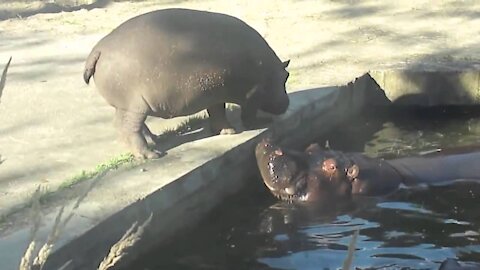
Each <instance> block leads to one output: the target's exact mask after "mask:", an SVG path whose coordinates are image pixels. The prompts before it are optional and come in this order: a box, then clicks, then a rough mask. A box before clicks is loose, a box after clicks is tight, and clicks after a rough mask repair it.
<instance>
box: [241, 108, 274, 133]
mask: <svg viewBox="0 0 480 270" xmlns="http://www.w3.org/2000/svg"><path fill="white" fill-rule="evenodd" d="M241 108H242V109H241V119H242V124H243V126H244V127H245V128H246V129H258V128H262V127H265V126H266V125H268V124H269V123H271V122H272V119H271V118H268V117H258V116H257V111H258V109H257V108H258V107H257V104H255V103H253V104H252V103H250V102H247V103H246V104H244V105H242V106H241Z"/></svg>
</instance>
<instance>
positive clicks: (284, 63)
mask: <svg viewBox="0 0 480 270" xmlns="http://www.w3.org/2000/svg"><path fill="white" fill-rule="evenodd" d="M288 64H290V59H288V60H287V61H285V62H282V66H283V68H287V67H288Z"/></svg>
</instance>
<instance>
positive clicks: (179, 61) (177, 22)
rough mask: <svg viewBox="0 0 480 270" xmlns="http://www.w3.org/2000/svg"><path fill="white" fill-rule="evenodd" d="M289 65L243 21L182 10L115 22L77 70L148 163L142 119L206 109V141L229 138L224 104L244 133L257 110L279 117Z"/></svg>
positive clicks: (151, 154) (284, 102) (150, 155)
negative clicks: (236, 114) (237, 112)
mask: <svg viewBox="0 0 480 270" xmlns="http://www.w3.org/2000/svg"><path fill="white" fill-rule="evenodd" d="M288 64H289V61H285V62H282V61H281V60H280V59H279V58H278V56H277V55H276V54H275V52H274V51H273V50H272V48H271V47H270V46H269V45H268V44H267V42H266V41H265V40H264V39H263V38H262V36H260V34H259V33H258V32H257V31H255V30H254V29H253V28H251V27H250V26H248V25H247V24H246V23H244V22H243V21H241V20H239V19H237V18H235V17H232V16H228V15H225V14H219V13H213V12H206V11H196V10H188V9H164V10H157V11H153V12H150V13H146V14H143V15H139V16H137V17H134V18H131V19H129V20H127V21H126V22H124V23H122V24H121V25H120V26H118V27H117V28H116V29H114V30H113V31H112V32H111V33H110V34H108V35H107V36H105V37H104V38H103V39H101V40H100V41H99V42H98V43H97V44H96V45H95V46H94V48H93V49H92V51H91V53H90V55H89V56H88V58H87V60H86V63H85V70H84V74H83V77H84V80H85V82H86V83H88V82H89V81H90V79H91V77H92V76H93V78H94V81H95V85H96V88H97V89H98V91H99V92H100V94H101V95H102V96H103V97H104V98H105V100H106V101H107V102H108V103H109V104H110V105H111V106H113V107H114V108H115V109H116V117H115V122H116V123H117V126H118V129H119V130H120V134H121V135H122V138H123V139H124V140H125V141H126V143H127V144H128V145H129V146H130V149H131V150H132V152H133V153H134V154H135V155H136V156H139V157H144V158H156V157H158V156H159V155H158V153H157V152H155V151H152V150H150V149H148V147H147V143H146V138H150V139H151V140H152V141H154V142H157V141H156V136H155V135H153V134H152V132H150V130H149V129H148V127H147V126H146V125H145V123H144V121H145V119H146V117H147V116H155V117H161V118H172V117H177V116H185V115H190V114H193V113H196V112H199V111H201V110H203V109H207V112H208V114H209V116H210V119H209V120H210V125H211V130H212V132H213V133H214V134H233V133H235V129H234V128H233V127H232V125H231V124H230V123H229V122H228V121H227V118H226V115H225V103H226V102H229V103H236V104H239V105H240V106H241V119H242V122H243V124H244V126H245V127H247V128H251V127H255V126H256V125H257V124H258V122H257V121H256V113H257V110H262V111H265V112H267V113H272V114H282V113H284V112H285V111H286V110H287V108H288V106H289V98H288V95H287V93H286V91H285V83H286V81H287V78H288V75H289V74H288V72H287V71H286V70H285V68H286V67H287V66H288Z"/></svg>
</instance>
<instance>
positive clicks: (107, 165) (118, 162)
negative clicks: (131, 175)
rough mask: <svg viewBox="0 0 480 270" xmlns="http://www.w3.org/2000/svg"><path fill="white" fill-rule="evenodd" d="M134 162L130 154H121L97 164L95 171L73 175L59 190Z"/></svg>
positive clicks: (83, 171)
mask: <svg viewBox="0 0 480 270" xmlns="http://www.w3.org/2000/svg"><path fill="white" fill-rule="evenodd" d="M134 160H135V157H134V156H133V154H131V153H125V154H121V155H120V156H117V157H114V158H112V159H110V160H108V161H106V162H104V163H100V164H98V165H97V166H96V167H95V169H93V170H91V171H85V170H82V171H81V172H80V173H79V174H76V175H74V176H73V177H71V178H68V179H67V180H65V181H64V182H63V183H62V184H61V185H60V187H59V189H63V188H69V187H71V186H73V185H75V184H77V183H80V182H82V181H85V180H88V179H91V178H93V177H95V176H97V175H99V174H101V173H103V172H105V171H109V170H115V169H118V168H119V167H120V166H122V165H124V164H127V163H131V162H133V161H134Z"/></svg>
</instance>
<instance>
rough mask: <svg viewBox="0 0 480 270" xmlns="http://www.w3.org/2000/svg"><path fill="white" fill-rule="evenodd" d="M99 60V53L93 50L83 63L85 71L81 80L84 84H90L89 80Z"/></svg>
mask: <svg viewBox="0 0 480 270" xmlns="http://www.w3.org/2000/svg"><path fill="white" fill-rule="evenodd" d="M99 58H100V51H97V50H93V51H92V52H91V53H90V55H89V56H88V58H87V62H85V70H84V71H83V80H84V81H85V83H86V84H88V83H89V82H90V78H91V77H92V76H93V74H95V66H96V65H97V61H98V59H99Z"/></svg>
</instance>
